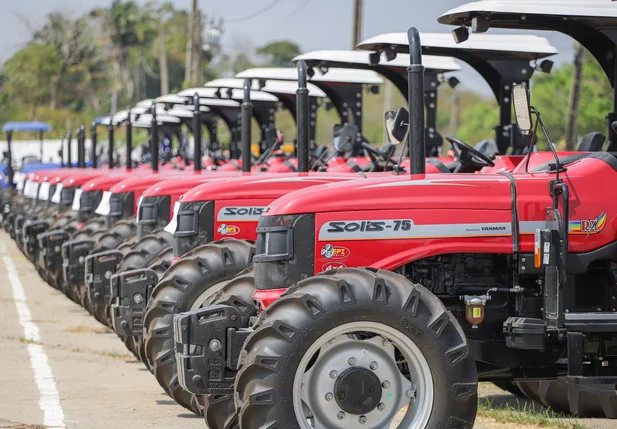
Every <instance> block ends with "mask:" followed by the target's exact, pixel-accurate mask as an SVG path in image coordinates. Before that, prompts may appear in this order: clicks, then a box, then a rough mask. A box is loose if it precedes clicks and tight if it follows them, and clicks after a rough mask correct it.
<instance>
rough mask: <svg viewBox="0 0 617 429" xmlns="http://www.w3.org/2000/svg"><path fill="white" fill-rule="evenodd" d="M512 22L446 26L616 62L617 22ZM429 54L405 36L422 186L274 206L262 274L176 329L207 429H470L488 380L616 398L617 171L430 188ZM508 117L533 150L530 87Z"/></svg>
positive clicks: (394, 124)
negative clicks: (572, 48)
mask: <svg viewBox="0 0 617 429" xmlns="http://www.w3.org/2000/svg"><path fill="white" fill-rule="evenodd" d="M491 3H494V4H495V12H494V14H493V15H492V19H491V16H490V13H488V12H487V10H491V9H490V5H489V6H487V4H491ZM505 3H506V2H491V1H484V2H479V3H477V4H473V5H472V6H471V7H470V9H465V8H466V6H463V7H462V9H463V11H462V12H461V11H457V10H455V11H454V12H453V13H452V14H451V15H445V16H444V17H442V20H450V19H452V20H455V21H457V22H459V23H461V24H463V26H464V27H462V28H463V29H464V30H465V31H466V29H467V28H468V27H470V28H480V29H482V28H485V29H486V28H488V26H489V24H490V25H500V26H508V25H509V24H512V23H513V22H516V23H517V24H520V23H523V26H529V27H531V28H537V27H539V26H544V27H543V28H547V27H548V28H552V27H551V25H552V23H558V22H561V18H562V17H563V15H565V16H567V18H568V20H569V21H570V25H569V26H568V27H567V28H568V29H572V32H571V33H570V34H572V35H573V36H574V37H577V36H578V37H577V38H578V39H579V40H580V41H581V43H583V44H585V43H586V42H589V40H591V39H589V38H587V36H588V35H589V34H590V33H593V34H594V38H593V39H594V40H596V41H597V40H601V41H602V44H601V45H600V44H597V43H595V42H593V43H594V44H593V45H589V48H590V51H591V52H592V53H594V52H595V55H596V56H597V57H598V60H599V61H600V62H601V63H603V61H604V62H605V61H606V59H607V58H610V57H611V56H610V55H608V53H612V52H614V51H615V46H616V42H617V41H616V40H615V39H614V38H613V39H611V38H610V35H611V34H614V31H613V30H611V28H612V29H614V28H615V27H617V10H615V9H614V8H608V9H606V8H605V9H604V10H600V9H598V10H597V11H599V12H602V13H601V14H600V16H601V18H597V19H596V18H592V17H593V14H592V15H590V13H592V12H589V11H588V9H587V7H586V6H587V3H585V4H584V5H583V4H582V3H583V2H580V3H581V5H580V9H576V8H571V7H570V6H571V5H568V7H567V8H564V10H563V11H560V10H559V7H556V6H555V4H554V2H544V3H547V4H546V5H545V4H538V5H536V4H534V5H533V6H531V7H533V8H537V9H538V10H537V11H536V13H537V14H536V15H533V14H531V13H529V14H528V13H527V11H528V9H529V7H530V6H529V5H525V6H521V5H519V4H518V3H515V2H512V4H511V5H507V4H505ZM538 3H543V2H538ZM548 3H550V7H548ZM507 7H511V8H512V12H511V13H506V11H504V9H506V8H507ZM519 8H520V9H521V10H525V12H520V13H525V17H524V19H522V20H521V18H520V14H519V13H518V12H517V11H518V9H519ZM487 15H488V16H487ZM547 15H548V18H546V16H547ZM555 16H559V17H560V19H559V20H554V19H553V18H554V17H555ZM472 20H473V22H472ZM487 20H488V22H487ZM559 28H561V27H559ZM575 30H576V31H575ZM459 33H460V32H459ZM459 36H460V34H459ZM420 46H421V45H420V38H419V35H418V33H417V31H415V29H411V30H410V31H409V48H408V49H409V51H408V52H410V54H411V65H410V67H409V69H408V76H409V85H410V91H411V94H413V95H415V96H413V97H409V100H410V120H409V124H401V123H400V121H398V120H396V119H397V118H400V117H402V115H397V116H396V117H394V121H390V127H389V128H390V130H391V131H392V134H393V135H398V136H401V135H402V134H403V135H404V133H402V134H401V132H402V131H404V130H403V129H402V128H403V126H404V128H408V130H409V142H410V151H411V153H410V159H411V161H412V162H411V167H410V168H411V176H409V177H400V176H399V177H384V178H374V179H373V178H371V179H367V180H364V181H350V182H344V183H337V184H329V185H324V186H319V187H312V188H307V189H305V190H301V191H297V192H294V193H291V194H288V195H286V196H284V197H282V198H280V199H278V200H277V201H275V202H274V203H272V204H270V205H269V206H268V209H267V210H266V211H264V213H263V214H262V217H261V219H260V221H259V225H258V234H259V235H258V239H257V244H256V254H255V257H254V262H255V265H254V273H253V274H250V273H247V274H244V275H242V276H239V277H238V278H236V279H234V280H233V281H230V282H228V283H226V284H224V285H222V286H221V288H220V289H219V290H218V291H217V294H216V296H215V297H214V298H213V299H212V300H211V302H212V303H213V304H214V305H211V306H204V307H203V308H202V309H198V310H194V311H192V312H188V313H185V314H181V315H178V316H176V317H175V318H174V332H175V341H176V345H175V347H176V350H177V351H178V354H177V363H178V366H179V380H180V384H181V385H182V386H183V387H184V388H185V389H186V390H187V391H189V392H192V393H194V394H198V395H204V394H205V395H207V396H206V398H205V404H206V416H207V421H208V424H209V427H211V428H219V427H220V428H223V427H233V424H235V425H236V426H235V427H240V428H242V429H249V428H260V427H268V426H269V425H272V424H277V425H279V426H281V427H285V428H300V427H302V428H328V429H334V428H347V427H364V426H366V427H375V428H377V427H379V428H382V427H390V426H391V424H392V422H393V421H394V418H395V416H396V415H397V414H399V412H400V414H399V418H400V419H401V420H400V422H399V423H398V427H401V428H403V427H404V428H411V427H414V428H415V427H420V428H425V427H450V426H452V425H455V426H457V427H469V428H471V427H472V426H473V424H474V420H475V415H476V407H477V382H478V381H498V382H500V381H506V382H507V381H513V380H514V381H528V380H530V379H554V378H557V377H560V378H563V379H564V380H567V381H568V382H569V383H570V384H568V386H570V385H572V386H575V387H577V386H579V387H581V388H578V389H576V390H577V391H579V392H580V391H585V393H583V394H582V395H581V398H584V397H586V396H588V395H595V397H596V398H601V397H602V395H603V393H602V392H607V393H609V394H611V395H612V397H614V396H615V391H614V385H615V384H616V383H617V342H616V341H615V335H616V333H617V315H616V313H615V308H614V307H615V306H614V304H613V299H612V297H614V296H617V295H616V294H617V286H616V282H615V277H614V274H613V264H614V263H615V262H617V251H616V246H615V240H616V237H617V231H616V230H615V218H616V217H617V206H616V205H615V204H614V202H613V201H611V200H610V199H606V198H605V195H604V194H602V193H599V192H598V189H597V183H605V182H606V181H609V182H610V181H611V180H612V178H613V177H614V176H615V174H617V162H616V161H615V158H614V156H613V155H612V154H610V153H604V152H595V153H592V152H588V153H580V154H573V155H567V156H563V157H561V158H560V157H558V156H557V154H556V153H555V152H554V151H553V154H552V156H553V161H552V162H550V163H546V164H544V165H538V166H536V168H533V169H532V168H520V169H519V170H518V171H516V172H513V173H508V172H503V173H496V174H482V175H459V174H443V175H439V174H438V175H427V174H425V168H424V163H423V162H418V160H423V159H424V151H425V144H424V137H425V134H424V126H423V123H424V115H423V109H422V101H421V99H422V97H421V95H419V94H421V93H422V92H421V90H422V75H423V67H422V66H421V54H420V52H421V48H420ZM603 49H604V50H603ZM604 65H606V64H604ZM607 67H608V66H607ZM611 67H612V66H611ZM607 70H612V69H611V68H610V67H608V68H607ZM609 78H610V76H609ZM513 101H514V105H515V109H516V114H517V122H518V125H519V130H520V131H521V132H523V133H525V134H528V135H529V136H531V141H530V147H529V149H531V148H532V145H533V143H534V140H535V129H537V125H538V124H539V125H540V126H542V129H544V126H543V125H542V122H541V119H540V115H539V113H538V112H537V111H535V109H533V108H530V107H529V96H528V92H527V89H526V86H525V85H516V86H514V90H513ZM532 112H533V113H535V114H536V116H537V119H536V127H532ZM614 115H615V114H613V113H611V114H609V120H611V122H612V121H613V119H614V118H615V116H614ZM615 127H616V128H617V124H615ZM616 131H617V130H616ZM517 132H518V131H517ZM609 135H610V136H611V137H610V138H609V140H610V142H611V143H614V142H615V141H617V139H615V138H614V137H613V136H615V135H616V134H615V132H614V131H611V133H610V134H609ZM546 138H547V140H548V141H549V146H550V147H551V148H552V146H551V145H550V137H549V136H548V135H546ZM528 153H529V154H528V155H527V156H528V157H529V158H531V157H532V156H531V150H529V151H528ZM524 161H525V160H523V162H524ZM523 162H521V164H523ZM525 164H526V163H525ZM525 164H523V165H525ZM519 165H520V164H519ZM356 267H370V268H356ZM316 274H319V275H316ZM590 285H593V287H590ZM236 370H237V371H238V372H237V373H236V372H235V371H236ZM589 385H599V386H602V385H606V386H607V387H608V389H607V390H604V389H603V388H596V390H594V389H586V390H585V388H587V387H588V386H589ZM358 386H362V388H361V389H360V388H358ZM563 390H564V391H565V392H567V391H568V390H567V389H563ZM594 392H595V393H594ZM598 392H599V393H598ZM610 392H612V393H610ZM576 404H577V405H579V406H580V408H579V409H578V411H581V414H587V413H586V412H585V411H587V412H588V413H590V414H591V413H592V412H593V410H592V409H591V408H590V407H591V404H590V403H589V402H586V403H583V402H578V403H576ZM566 405H569V407H570V409H571V408H572V405H573V403H572V402H570V403H569V404H566ZM604 405H606V406H605V408H601V409H600V411H601V412H604V413H606V414H607V415H608V416H614V415H615V407H614V406H613V407H611V406H610V405H607V404H604ZM585 407H589V408H587V409H585ZM573 411H577V410H576V409H575V410H573ZM208 416H209V417H210V418H209V419H208ZM234 422H235V423H234Z"/></svg>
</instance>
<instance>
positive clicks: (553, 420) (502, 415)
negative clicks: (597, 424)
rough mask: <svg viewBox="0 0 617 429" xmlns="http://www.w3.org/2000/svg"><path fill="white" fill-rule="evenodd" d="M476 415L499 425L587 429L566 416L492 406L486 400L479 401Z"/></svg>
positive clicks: (540, 410)
mask: <svg viewBox="0 0 617 429" xmlns="http://www.w3.org/2000/svg"><path fill="white" fill-rule="evenodd" d="M478 415H479V416H482V417H489V418H492V419H495V420H496V421H497V422H499V423H504V424H507V423H514V424H519V425H536V426H545V427H547V428H558V429H588V427H587V426H585V425H583V424H581V423H579V422H577V421H574V420H572V419H570V418H568V417H567V416H565V415H563V414H560V413H555V412H553V411H550V410H547V409H539V410H537V409H534V408H533V407H532V406H529V405H527V404H525V405H524V406H522V407H520V408H515V407H512V406H511V405H508V404H505V405H499V406H493V404H492V402H491V401H490V400H488V399H480V401H479V403H478Z"/></svg>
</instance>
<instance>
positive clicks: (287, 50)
mask: <svg viewBox="0 0 617 429" xmlns="http://www.w3.org/2000/svg"><path fill="white" fill-rule="evenodd" d="M257 54H259V55H260V56H262V57H263V58H264V59H265V64H264V65H267V66H272V67H288V66H291V65H292V63H291V60H292V59H293V58H294V57H296V56H297V55H299V54H300V46H298V45H297V44H295V43H293V42H290V41H288V40H281V41H279V42H272V43H268V44H267V45H264V46H262V47H261V48H258V49H257Z"/></svg>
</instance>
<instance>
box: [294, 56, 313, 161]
mask: <svg viewBox="0 0 617 429" xmlns="http://www.w3.org/2000/svg"><path fill="white" fill-rule="evenodd" d="M306 76H307V73H306V63H305V62H304V61H298V89H297V90H296V124H297V131H296V140H297V141H298V143H297V147H296V154H297V156H298V171H299V172H301V173H306V172H307V171H308V164H309V114H310V112H309V90H308V85H307V77H306Z"/></svg>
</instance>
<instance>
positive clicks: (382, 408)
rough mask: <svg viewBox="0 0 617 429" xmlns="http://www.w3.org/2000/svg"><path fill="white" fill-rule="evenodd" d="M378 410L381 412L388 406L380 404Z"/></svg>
mask: <svg viewBox="0 0 617 429" xmlns="http://www.w3.org/2000/svg"><path fill="white" fill-rule="evenodd" d="M377 409H378V410H379V411H383V410H385V409H386V404H384V403H383V402H380V403H379V405H377Z"/></svg>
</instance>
